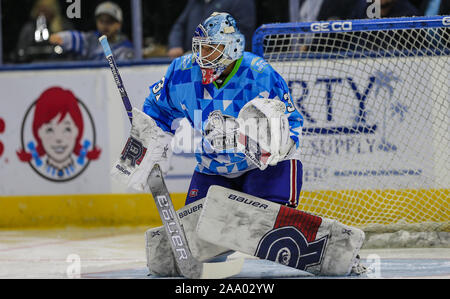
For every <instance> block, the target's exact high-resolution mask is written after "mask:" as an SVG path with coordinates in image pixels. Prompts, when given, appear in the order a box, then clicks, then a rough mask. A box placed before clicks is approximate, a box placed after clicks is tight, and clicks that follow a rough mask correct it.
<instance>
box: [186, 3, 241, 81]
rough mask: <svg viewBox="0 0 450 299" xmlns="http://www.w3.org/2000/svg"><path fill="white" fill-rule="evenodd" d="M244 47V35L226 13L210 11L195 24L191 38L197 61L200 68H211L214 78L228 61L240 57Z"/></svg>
mask: <svg viewBox="0 0 450 299" xmlns="http://www.w3.org/2000/svg"><path fill="white" fill-rule="evenodd" d="M244 48H245V37H244V35H243V34H242V33H241V32H240V31H239V29H238V27H237V26H236V20H235V19H234V18H233V17H232V16H231V15H230V14H228V13H219V12H214V13H212V14H211V16H209V17H208V18H207V19H206V20H205V21H204V22H203V23H201V24H200V25H198V26H197V28H196V30H195V33H194V37H193V38H192V52H193V54H194V56H195V59H196V61H197V63H198V64H199V66H200V67H201V68H202V69H208V70H213V71H214V73H215V74H214V77H216V78H217V77H218V76H219V75H220V73H222V72H223V70H225V68H226V67H227V66H228V65H229V64H230V63H232V62H233V61H235V60H237V59H239V58H241V57H242V55H243V53H244ZM204 73H205V72H204ZM212 81H214V80H212ZM204 83H205V82H204Z"/></svg>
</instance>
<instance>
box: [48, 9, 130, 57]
mask: <svg viewBox="0 0 450 299" xmlns="http://www.w3.org/2000/svg"><path fill="white" fill-rule="evenodd" d="M95 19H96V25H97V30H96V31H90V32H80V31H64V32H60V33H57V34H53V35H51V36H50V42H51V43H52V44H58V45H60V46H61V47H62V48H63V50H65V51H70V52H73V53H75V54H76V55H77V58H78V59H84V60H103V59H105V58H104V54H103V49H102V47H101V45H100V43H99V42H98V38H99V37H100V36H102V35H106V36H107V37H108V41H109V44H110V45H111V49H112V51H113V54H114V56H115V58H116V59H117V60H127V59H132V58H133V57H134V50H133V45H132V44H131V42H130V41H129V40H128V38H127V37H126V36H125V34H123V33H122V32H121V28H122V23H123V15H122V9H121V8H120V7H119V6H118V5H117V4H115V3H112V2H103V3H101V4H100V5H98V6H97V8H96V9H95Z"/></svg>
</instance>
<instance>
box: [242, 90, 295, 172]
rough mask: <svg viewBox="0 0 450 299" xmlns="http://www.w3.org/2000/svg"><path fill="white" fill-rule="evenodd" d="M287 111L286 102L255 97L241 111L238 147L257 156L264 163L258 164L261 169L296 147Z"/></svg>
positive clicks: (283, 157) (284, 156)
mask: <svg viewBox="0 0 450 299" xmlns="http://www.w3.org/2000/svg"><path fill="white" fill-rule="evenodd" d="M285 110H286V105H285V104H284V103H283V102H281V101H280V100H276V99H267V98H255V99H253V100H251V101H250V102H248V103H247V104H245V105H244V107H242V109H241V111H240V112H239V115H238V118H237V121H238V123H239V136H238V142H237V148H238V150H239V151H241V152H245V151H247V152H249V153H250V155H251V156H254V157H255V159H258V160H259V161H260V162H261V165H258V163H256V164H257V165H258V166H259V168H260V169H261V170H264V169H265V168H266V167H267V166H268V165H272V166H273V165H276V164H277V163H278V162H280V161H282V160H285V159H286V157H287V156H289V154H290V152H291V151H292V150H293V149H295V148H296V147H295V143H294V141H293V140H292V139H291V138H290V130H289V121H288V115H286V114H285ZM255 159H252V160H255Z"/></svg>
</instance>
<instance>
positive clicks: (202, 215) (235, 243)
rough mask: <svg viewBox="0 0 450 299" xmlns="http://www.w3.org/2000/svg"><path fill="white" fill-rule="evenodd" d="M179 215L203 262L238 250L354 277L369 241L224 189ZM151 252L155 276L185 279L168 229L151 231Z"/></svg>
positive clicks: (309, 269)
mask: <svg viewBox="0 0 450 299" xmlns="http://www.w3.org/2000/svg"><path fill="white" fill-rule="evenodd" d="M177 214H178V217H179V218H180V221H181V223H182V225H183V227H184V230H185V233H186V238H187V240H188V243H189V247H190V249H191V251H192V254H193V256H194V257H195V258H197V259H198V260H199V261H207V260H209V259H211V258H213V257H216V256H217V255H220V254H222V253H225V252H227V251H229V250H234V251H239V252H242V253H246V254H249V255H254V256H257V257H259V258H262V259H266V260H271V261H275V262H278V263H280V264H283V265H286V266H290V267H293V268H296V269H299V270H303V271H307V272H309V273H312V274H315V275H325V276H341V275H348V274H350V271H351V269H352V266H354V265H355V264H356V256H357V254H358V253H359V250H360V248H361V246H362V244H363V241H364V232H363V231H362V230H360V229H357V228H354V227H350V226H346V225H343V224H341V223H339V222H338V221H335V220H332V219H327V218H323V217H318V216H315V215H312V214H309V213H305V212H302V211H299V210H296V209H293V208H289V207H286V206H281V205H279V204H276V203H273V202H270V201H267V200H264V199H261V198H257V197H254V196H251V195H248V194H245V193H242V192H237V191H234V190H231V189H227V188H223V187H219V186H212V187H211V188H210V189H209V191H208V194H207V197H206V198H204V199H201V200H199V201H196V202H194V203H192V204H189V205H186V206H185V207H183V208H181V209H180V210H178V211H177ZM146 254H147V266H148V268H149V270H150V273H151V274H153V275H157V276H180V274H179V272H178V270H177V268H176V263H175V260H174V256H173V254H172V252H171V250H170V244H169V240H168V238H167V235H166V234H165V231H164V228H163V227H157V228H152V229H149V230H148V231H147V232H146Z"/></svg>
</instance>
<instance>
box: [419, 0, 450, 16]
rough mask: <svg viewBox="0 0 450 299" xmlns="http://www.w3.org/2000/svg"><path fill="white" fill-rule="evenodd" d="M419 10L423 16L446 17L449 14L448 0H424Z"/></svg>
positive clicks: (449, 4)
mask: <svg viewBox="0 0 450 299" xmlns="http://www.w3.org/2000/svg"><path fill="white" fill-rule="evenodd" d="M420 10H421V11H422V13H423V15H425V16H436V15H448V14H450V1H449V0H424V1H422V4H421V7H420Z"/></svg>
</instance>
